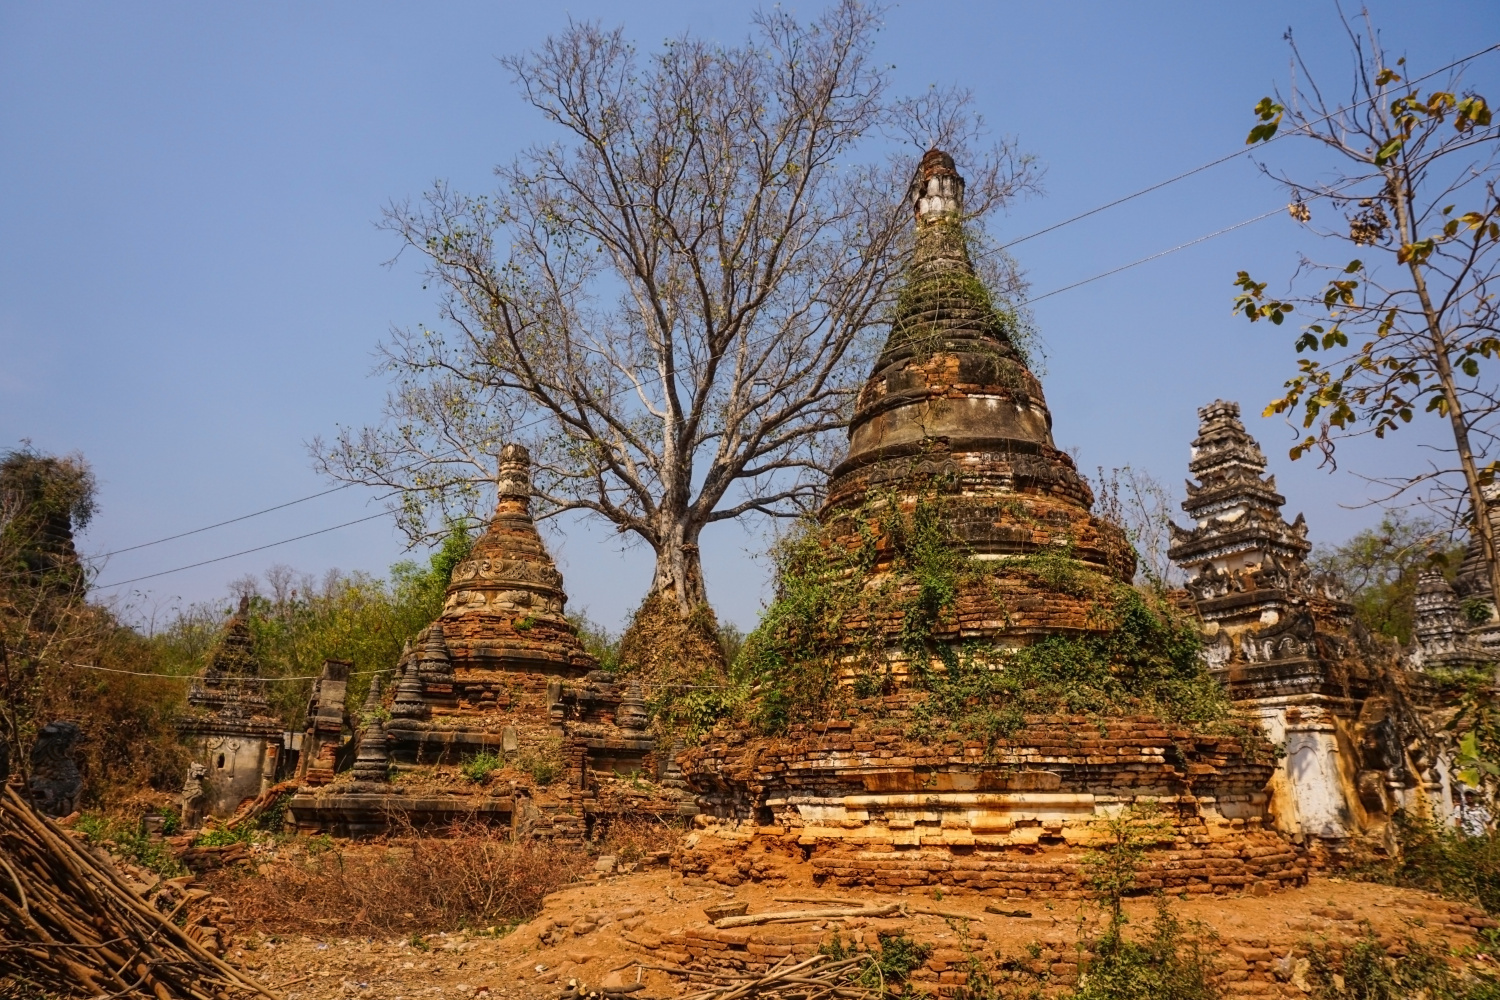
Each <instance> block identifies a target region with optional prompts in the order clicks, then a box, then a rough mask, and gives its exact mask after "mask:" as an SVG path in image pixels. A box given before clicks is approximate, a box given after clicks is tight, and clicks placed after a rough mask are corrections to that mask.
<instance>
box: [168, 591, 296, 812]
mask: <svg viewBox="0 0 1500 1000" xmlns="http://www.w3.org/2000/svg"><path fill="white" fill-rule="evenodd" d="M187 702H188V704H187V711H186V712H185V713H183V715H182V716H181V718H179V719H178V720H177V731H178V733H179V734H180V736H181V738H182V740H183V742H184V743H185V744H187V746H188V747H189V749H190V751H191V754H192V757H193V759H194V760H195V761H196V762H197V763H199V764H201V765H202V766H203V768H204V771H205V774H204V776H203V778H202V784H203V791H204V797H203V802H202V805H203V809H204V811H205V812H206V813H207V814H208V815H210V816H225V815H228V814H229V813H232V812H234V810H235V809H237V808H238V807H239V805H240V803H241V802H242V801H244V800H245V799H247V798H254V797H255V796H257V795H259V794H260V793H261V792H263V791H265V789H266V788H268V787H269V786H270V785H271V784H272V783H274V782H275V781H276V780H277V779H278V777H280V776H281V771H282V764H283V760H284V759H285V758H284V754H283V750H284V749H285V747H284V746H283V743H284V742H290V741H284V740H283V737H282V725H281V720H280V719H278V718H276V717H275V716H274V715H273V714H272V712H271V708H270V704H269V703H268V701H267V700H266V694H265V682H264V680H263V678H262V677H261V667H260V660H259V658H258V656H257V653H256V649H255V638H254V636H253V635H252V633H251V631H250V599H249V598H248V597H242V598H241V599H240V603H239V608H238V609H237V610H236V612H235V613H234V614H233V615H232V616H230V619H229V621H228V622H226V623H225V625H224V631H223V632H222V634H221V635H220V636H219V641H218V642H217V643H216V644H215V645H214V647H213V648H212V650H210V652H209V655H208V661H207V663H206V664H205V665H204V669H203V673H202V674H201V675H200V676H199V678H198V679H197V680H195V681H194V682H193V684H192V686H191V687H190V688H189V689H188V695H187Z"/></svg>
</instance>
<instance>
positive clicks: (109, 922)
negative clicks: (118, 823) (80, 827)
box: [0, 786, 280, 1000]
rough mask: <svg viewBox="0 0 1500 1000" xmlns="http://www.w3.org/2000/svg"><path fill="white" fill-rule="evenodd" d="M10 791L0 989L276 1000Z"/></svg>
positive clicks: (1, 840) (0, 892)
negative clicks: (5, 986)
mask: <svg viewBox="0 0 1500 1000" xmlns="http://www.w3.org/2000/svg"><path fill="white" fill-rule="evenodd" d="M185 905H186V901H185V900H184V901H183V902H182V903H180V904H178V906H177V909H176V910H174V911H173V912H171V913H161V912H159V911H158V910H156V909H155V908H153V907H152V906H151V905H150V904H148V903H147V902H146V901H145V900H144V899H142V898H141V897H140V896H139V895H137V894H136V893H135V892H133V891H132V890H131V889H130V888H129V887H128V886H127V885H126V884H125V882H124V881H123V879H122V878H121V876H120V875H119V873H118V872H116V871H115V869H114V866H113V865H112V864H111V863H110V862H109V860H108V858H107V856H106V857H103V858H101V857H95V856H94V855H93V854H92V853H90V851H89V850H88V848H86V847H85V846H84V845H83V844H80V843H79V842H78V841H76V840H74V839H73V838H72V837H69V836H68V835H67V834H66V833H64V832H63V831H62V830H60V829H59V828H58V827H57V826H56V825H55V824H54V823H53V822H52V821H51V820H49V819H47V818H46V817H45V816H43V815H41V814H40V813H39V812H37V811H36V810H35V809H34V808H32V806H31V804H30V803H28V802H26V801H25V800H24V799H22V798H21V797H20V796H19V795H17V794H16V791H15V790H14V789H13V788H11V787H9V786H5V787H0V985H3V983H4V982H5V981H6V980H9V981H10V982H11V983H13V984H21V983H25V984H27V985H30V986H33V987H36V988H39V989H43V990H49V991H54V992H57V993H60V994H63V995H67V996H80V995H81V996H89V997H99V998H106V997H107V998H127V997H129V998H153V1000H247V998H250V997H255V996H261V997H267V998H270V1000H280V998H279V997H278V996H277V995H276V994H275V993H272V992H271V991H270V990H268V989H267V988H266V987H264V986H262V985H260V984H259V983H257V982H256V981H255V980H254V979H252V978H250V977H249V976H246V975H245V974H244V973H242V972H240V971H239V970H237V969H235V968H234V967H233V966H231V965H229V964H228V963H227V962H224V961H223V960H221V959H219V958H218V957H216V956H214V955H212V954H210V953H209V952H208V951H207V950H205V949H204V948H203V947H202V946H201V945H199V944H198V943H196V942H195V941H193V940H191V939H190V938H188V937H187V935H186V934H185V933H184V932H183V931H182V930H181V929H180V928H179V927H178V926H177V925H176V924H175V923H174V922H173V919H174V918H175V917H176V916H177V915H178V913H177V911H180V910H181V909H182V907H183V906H185Z"/></svg>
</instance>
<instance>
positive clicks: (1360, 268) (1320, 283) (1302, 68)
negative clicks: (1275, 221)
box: [1235, 13, 1500, 595]
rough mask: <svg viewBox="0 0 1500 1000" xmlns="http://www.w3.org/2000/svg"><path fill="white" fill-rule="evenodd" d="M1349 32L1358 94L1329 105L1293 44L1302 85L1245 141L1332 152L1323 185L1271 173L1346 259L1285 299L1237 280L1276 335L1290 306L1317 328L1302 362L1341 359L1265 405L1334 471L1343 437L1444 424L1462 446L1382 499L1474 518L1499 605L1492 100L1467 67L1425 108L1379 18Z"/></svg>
mask: <svg viewBox="0 0 1500 1000" xmlns="http://www.w3.org/2000/svg"><path fill="white" fill-rule="evenodd" d="M1344 28H1345V31H1346V32H1347V35H1348V38H1349V42H1350V44H1351V46H1352V48H1353V51H1354V56H1355V60H1354V61H1355V67H1354V74H1353V79H1352V81H1351V84H1352V86H1351V91H1350V96H1349V97H1348V98H1347V99H1346V100H1344V101H1342V102H1336V101H1330V100H1327V99H1325V97H1324V96H1323V91H1322V90H1321V89H1320V88H1319V86H1318V85H1317V83H1316V82H1315V81H1314V80H1313V77H1312V75H1311V73H1310V72H1309V71H1308V69H1307V66H1306V65H1305V64H1304V63H1303V60H1302V58H1301V55H1300V53H1299V52H1298V51H1297V48H1296V45H1295V43H1293V45H1292V52H1293V66H1294V67H1295V70H1296V73H1297V74H1300V76H1301V80H1300V81H1299V80H1297V79H1296V77H1295V76H1294V79H1293V82H1292V85H1291V91H1290V93H1289V94H1288V95H1286V96H1285V97H1283V96H1282V95H1280V94H1279V93H1278V95H1277V96H1276V98H1275V99H1273V98H1270V97H1267V98H1263V99H1262V100H1261V102H1260V103H1259V104H1258V105H1257V106H1256V109H1255V110H1256V113H1257V114H1258V115H1259V118H1260V124H1258V125H1256V126H1255V128H1254V129H1252V130H1251V132H1250V136H1249V138H1248V139H1247V140H1246V141H1247V142H1248V143H1257V142H1263V141H1267V140H1269V139H1271V138H1273V137H1275V136H1276V135H1277V133H1278V130H1280V131H1281V132H1283V133H1290V134H1292V135H1296V136H1300V137H1303V138H1307V139H1311V140H1313V141H1314V142H1316V143H1317V144H1319V145H1321V146H1322V148H1323V150H1324V151H1326V152H1328V153H1331V154H1332V157H1331V160H1332V162H1331V164H1330V166H1331V170H1330V172H1328V173H1327V174H1325V175H1324V177H1325V179H1322V180H1317V181H1313V180H1299V179H1295V178H1292V177H1290V176H1288V175H1286V174H1285V173H1277V174H1275V175H1274V176H1276V177H1277V179H1278V180H1280V181H1282V182H1283V183H1284V184H1285V185H1286V186H1287V187H1288V189H1289V190H1290V191H1291V194H1292V203H1291V206H1290V210H1291V213H1292V216H1293V217H1294V218H1296V219H1298V220H1299V221H1300V222H1302V223H1304V225H1305V226H1306V227H1307V228H1308V230H1309V231H1311V232H1312V233H1314V234H1316V235H1317V236H1319V237H1321V238H1323V239H1324V240H1325V241H1329V242H1330V243H1331V245H1332V246H1333V247H1334V248H1336V249H1335V253H1338V254H1339V256H1337V257H1336V258H1335V259H1334V260H1332V261H1326V260H1325V261H1313V260H1309V259H1307V258H1304V259H1303V261H1302V264H1301V266H1300V267H1299V269H1298V272H1297V274H1296V276H1295V277H1294V279H1293V285H1292V288H1293V291H1292V292H1291V293H1290V294H1289V295H1288V297H1287V298H1286V299H1284V300H1283V299H1278V298H1276V297H1274V296H1269V295H1267V294H1266V285H1265V283H1263V282H1256V281H1254V280H1253V279H1252V278H1251V277H1250V276H1249V274H1247V273H1246V272H1244V271H1241V272H1240V274H1239V277H1238V279H1237V281H1236V285H1237V286H1238V287H1239V288H1240V290H1241V291H1240V294H1239V296H1238V297H1237V298H1236V300H1235V309H1236V310H1237V311H1240V312H1243V313H1244V314H1245V315H1246V316H1247V317H1249V318H1250V319H1251V320H1252V321H1256V320H1261V319H1266V320H1269V321H1270V322H1272V323H1275V324H1280V323H1281V322H1282V321H1283V319H1284V318H1285V317H1286V315H1287V314H1288V313H1290V312H1292V311H1293V309H1294V308H1300V309H1306V310H1309V311H1311V313H1312V314H1313V315H1314V316H1316V317H1319V318H1318V320H1317V322H1313V323H1309V324H1308V325H1307V326H1305V327H1304V328H1303V331H1302V334H1301V336H1300V337H1299V338H1298V339H1297V344H1296V346H1297V350H1298V351H1299V352H1304V351H1305V352H1309V354H1313V353H1315V352H1320V351H1321V352H1325V353H1326V354H1327V355H1330V356H1328V357H1325V358H1323V360H1318V359H1317V358H1316V357H1313V356H1309V357H1307V358H1304V359H1302V360H1301V361H1299V363H1298V364H1299V371H1298V374H1297V375H1296V376H1295V377H1293V378H1292V379H1290V380H1288V382H1287V383H1286V392H1285V393H1284V394H1283V395H1282V396H1280V397H1278V398H1277V399H1275V400H1273V401H1272V402H1271V404H1270V405H1269V406H1268V407H1267V408H1266V415H1267V416H1270V415H1271V414H1273V413H1286V414H1289V415H1291V414H1299V413H1300V417H1301V424H1302V427H1303V428H1304V429H1305V430H1307V431H1309V432H1310V433H1307V434H1306V436H1304V437H1303V438H1302V440H1300V441H1299V442H1298V443H1297V444H1296V445H1295V446H1294V447H1293V448H1292V449H1291V457H1292V458H1293V459H1296V458H1300V457H1301V456H1303V455H1304V454H1308V453H1309V452H1313V451H1316V452H1318V453H1319V454H1320V455H1321V456H1322V458H1323V460H1324V462H1325V463H1327V464H1328V465H1329V466H1330V467H1332V464H1333V456H1334V448H1335V445H1336V442H1337V441H1338V440H1339V439H1342V438H1347V437H1354V436H1361V435H1367V434H1373V435H1374V436H1375V437H1377V438H1383V437H1385V436H1386V435H1387V434H1389V433H1391V432H1392V431H1395V430H1397V429H1398V428H1400V427H1401V426H1402V425H1404V424H1406V423H1409V422H1410V421H1411V420H1413V419H1414V416H1415V415H1416V414H1417V413H1419V412H1425V413H1431V414H1433V415H1435V416H1437V417H1438V418H1440V419H1442V420H1443V421H1444V422H1445V424H1446V429H1447V431H1448V434H1449V435H1451V447H1445V448H1442V449H1439V451H1438V454H1439V455H1440V456H1441V457H1440V458H1439V459H1438V460H1436V461H1433V462H1432V463H1431V464H1430V466H1429V467H1428V468H1427V469H1425V470H1422V471H1420V472H1414V473H1413V474H1411V475H1407V476H1402V477H1397V478H1393V479H1383V480H1380V481H1379V482H1381V483H1383V484H1384V485H1385V486H1387V487H1389V489H1388V491H1387V494H1386V496H1384V497H1383V498H1382V500H1389V499H1392V498H1394V497H1395V496H1396V495H1398V494H1401V493H1405V492H1407V491H1410V490H1413V489H1419V488H1420V490H1421V491H1422V493H1423V495H1424V496H1425V497H1426V499H1428V500H1430V501H1433V502H1436V503H1438V504H1439V505H1441V504H1443V502H1444V501H1445V500H1446V501H1447V506H1448V507H1449V508H1450V509H1453V508H1455V507H1456V508H1457V510H1458V511H1460V512H1461V511H1462V510H1463V509H1464V508H1465V507H1467V508H1468V509H1469V510H1471V511H1472V512H1473V514H1474V517H1473V521H1472V524H1473V528H1474V530H1475V531H1477V532H1478V535H1479V538H1480V539H1481V541H1482V543H1483V547H1484V553H1485V557H1486V559H1487V561H1488V563H1489V572H1490V582H1491V589H1492V591H1493V592H1494V594H1496V595H1500V567H1497V564H1496V559H1495V551H1496V549H1495V539H1494V537H1493V534H1494V533H1493V528H1492V527H1491V520H1490V517H1489V507H1490V505H1491V501H1490V499H1489V498H1487V497H1486V495H1485V490H1484V487H1485V486H1487V485H1488V484H1489V483H1490V482H1491V481H1492V480H1493V479H1494V474H1495V470H1496V463H1495V461H1493V460H1490V461H1486V456H1493V455H1494V450H1495V444H1496V438H1495V434H1496V426H1495V418H1496V414H1497V400H1500V396H1497V383H1496V379H1495V373H1494V371H1493V370H1492V369H1491V367H1490V366H1489V365H1488V364H1482V362H1488V361H1489V360H1491V359H1493V358H1494V356H1495V355H1496V353H1497V352H1500V339H1497V336H1496V329H1497V327H1496V321H1497V319H1500V313H1497V309H1500V303H1497V301H1496V298H1495V294H1496V292H1497V291H1500V289H1497V287H1496V265H1497V261H1500V252H1497V249H1500V201H1497V193H1496V181H1497V179H1500V174H1497V170H1496V159H1495V156H1496V150H1497V146H1496V141H1497V139H1500V133H1497V131H1496V130H1495V129H1494V128H1493V127H1491V121H1490V107H1489V105H1488V104H1487V103H1486V101H1485V100H1484V98H1483V97H1480V96H1479V95H1477V94H1475V93H1474V92H1473V91H1472V90H1466V89H1464V88H1463V87H1462V86H1461V83H1462V81H1461V79H1460V76H1459V74H1460V72H1461V70H1462V63H1460V65H1459V67H1458V68H1456V69H1454V70H1452V71H1451V72H1448V73H1447V74H1446V76H1447V79H1446V80H1445V81H1444V82H1443V83H1442V86H1443V87H1444V88H1445V89H1434V90H1432V91H1430V92H1429V93H1427V95H1426V96H1423V94H1422V91H1421V88H1420V87H1418V86H1417V83H1418V82H1419V80H1416V79H1410V78H1411V75H1412V74H1411V71H1410V70H1408V69H1407V68H1406V66H1405V63H1406V60H1405V58H1404V57H1403V58H1396V59H1392V58H1391V54H1390V53H1388V52H1387V51H1386V50H1385V48H1384V46H1383V45H1382V44H1381V41H1380V37H1379V35H1378V34H1377V33H1376V31H1375V30H1374V28H1373V26H1372V25H1371V23H1370V18H1369V15H1368V13H1366V14H1365V15H1364V18H1363V24H1362V25H1358V24H1351V23H1350V22H1349V21H1348V20H1345V21H1344ZM1287 37H1288V41H1291V35H1290V33H1289V34H1288V36H1287ZM1485 51H1489V50H1485ZM1433 75H1436V74H1428V76H1433ZM1421 79H1426V77H1422V78H1421ZM1318 201H1326V202H1327V203H1328V204H1330V205H1331V206H1332V207H1333V209H1334V213H1335V219H1336V222H1335V223H1334V224H1333V225H1331V226H1326V227H1325V226H1320V225H1319V224H1317V223H1315V222H1314V221H1313V217H1314V215H1315V214H1321V209H1319V210H1318V211H1317V212H1316V213H1315V211H1314V208H1313V203H1315V202H1318ZM1337 248H1342V249H1337ZM1348 254H1352V255H1358V256H1356V257H1355V258H1354V259H1352V260H1346V259H1345V256H1344V255H1348ZM1314 428H1316V430H1314Z"/></svg>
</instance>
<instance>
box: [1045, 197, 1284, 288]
mask: <svg viewBox="0 0 1500 1000" xmlns="http://www.w3.org/2000/svg"><path fill="white" fill-rule="evenodd" d="M1284 211H1286V209H1284V208H1273V209H1271V210H1270V211H1269V212H1262V213H1261V214H1260V215H1257V216H1255V217H1254V218H1250V219H1246V220H1245V221H1244V222H1236V223H1235V224H1234V225H1232V226H1225V227H1224V228H1223V229H1220V230H1218V231H1216V232H1212V233H1209V234H1208V235H1207V236H1200V237H1198V238H1197V239H1195V240H1188V241H1187V242H1186V243H1179V244H1178V245H1177V246H1175V247H1172V248H1171V249H1170V250H1161V251H1158V252H1157V253H1154V254H1152V255H1151V256H1149V257H1142V258H1141V259H1140V260H1135V261H1131V262H1130V263H1129V264H1122V265H1120V266H1119V267H1117V268H1114V269H1112V270H1109V271H1105V272H1103V273H1102V274H1096V275H1094V276H1093V277H1090V278H1084V279H1083V280H1082V281H1075V282H1073V283H1072V284H1071V285H1064V286H1062V287H1061V288H1054V289H1052V291H1050V292H1044V293H1042V294H1041V295H1033V296H1032V297H1031V298H1029V299H1027V300H1026V301H1025V302H1024V303H1022V304H1023V305H1030V304H1031V303H1033V302H1040V301H1041V300H1042V299H1045V298H1050V297H1052V296H1053V295H1058V294H1060V293H1062V292H1067V291H1071V290H1073V289H1074V288H1077V287H1078V286H1080V285H1087V284H1088V283H1089V282H1091V281H1098V280H1099V279H1100V278H1107V277H1109V276H1110V275H1112V274H1119V273H1120V272H1121V271H1128V270H1130V269H1131V268H1132V267H1137V266H1139V265H1141V264H1145V263H1148V262H1150V261H1153V260H1156V259H1157V258H1158V257H1165V256H1166V255H1167V254H1171V253H1176V252H1177V251H1179V250H1186V249H1187V248H1188V247H1190V246H1194V245H1196V244H1199V243H1202V242H1204V241H1205V240H1211V239H1213V238H1214V237H1215V236H1223V235H1224V234H1225V233H1232V232H1234V231H1235V230H1236V229H1239V228H1241V227H1243V226H1248V225H1250V224H1251V223H1252V222H1259V221H1260V220H1261V219H1269V218H1270V217H1271V216H1273V215H1280V214H1281V213H1282V212H1284Z"/></svg>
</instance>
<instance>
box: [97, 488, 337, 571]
mask: <svg viewBox="0 0 1500 1000" xmlns="http://www.w3.org/2000/svg"><path fill="white" fill-rule="evenodd" d="M353 485H354V483H345V484H344V485H342V486H335V487H333V488H332V489H327V490H324V491H323V492H321V493H313V494H311V495H310V496H305V497H298V498H297V499H296V500H288V501H287V502H286V503H279V504H277V505H276V506H274V507H267V508H265V509H264V510H257V511H254V512H252V513H249V514H241V515H240V516H239V517H231V518H230V519H229V520H227V521H220V522H219V523H218V524H206V525H204V526H203V527H201V528H194V529H193V530H192V531H182V532H178V533H177V534H175V535H168V536H167V537H165V538H158V539H155V540H154V541H150V542H142V543H141V544H139V545H127V546H126V547H125V548H123V549H115V550H114V551H113V552H106V553H104V554H103V555H101V556H98V557H97V558H99V559H108V558H109V557H110V556H117V555H120V554H121V553H124V552H134V551H135V550H136V549H147V548H150V547H151V546H153V545H160V544H162V543H163V542H173V541H176V540H177V539H179V538H186V537H188V536H189V535H196V534H199V533H201V532H204V531H212V530H213V529H215V528H222V527H224V525H226V524H236V523H238V522H240V521H248V520H250V518H252V517H260V516H261V515H262V514H269V513H271V512H272V511H277V510H284V509H285V508H287V507H295V506H296V505H297V504H299V503H306V502H307V501H309V500H316V499H317V498H318V497H326V496H327V495H328V494H330V493H337V492H338V491H339V490H347V489H348V488H349V487H351V486H353Z"/></svg>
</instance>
